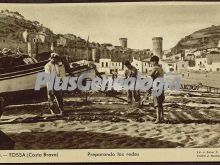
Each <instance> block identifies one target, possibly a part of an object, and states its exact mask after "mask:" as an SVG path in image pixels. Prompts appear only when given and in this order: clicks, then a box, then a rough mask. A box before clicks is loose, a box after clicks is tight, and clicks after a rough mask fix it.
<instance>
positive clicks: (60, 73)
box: [44, 61, 66, 78]
mask: <svg viewBox="0 0 220 165" xmlns="http://www.w3.org/2000/svg"><path fill="white" fill-rule="evenodd" d="M44 69H45V72H46V73H55V74H56V76H57V77H62V78H64V77H65V76H66V69H65V67H64V65H63V63H62V62H60V64H53V63H52V62H51V61H50V62H48V63H47V64H46V65H45V66H44Z"/></svg>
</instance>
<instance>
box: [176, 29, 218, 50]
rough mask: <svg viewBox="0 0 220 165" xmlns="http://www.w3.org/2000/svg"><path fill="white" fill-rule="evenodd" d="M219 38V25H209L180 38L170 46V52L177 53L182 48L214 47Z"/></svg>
mask: <svg viewBox="0 0 220 165" xmlns="http://www.w3.org/2000/svg"><path fill="white" fill-rule="evenodd" d="M219 40H220V26H214V25H212V26H211V27H208V28H205V29H201V30H198V31H196V32H194V33H192V34H190V35H188V36H185V37H184V38H182V39H181V40H180V41H179V42H178V43H177V44H176V46H175V47H173V48H172V53H179V52H180V51H181V50H182V49H190V48H197V49H204V48H212V47H216V46H217V45H218V42H219Z"/></svg>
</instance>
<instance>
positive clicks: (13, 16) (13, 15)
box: [0, 10, 53, 50]
mask: <svg viewBox="0 0 220 165" xmlns="http://www.w3.org/2000/svg"><path fill="white" fill-rule="evenodd" d="M43 28H45V30H46V31H47V33H50V34H53V32H52V31H51V30H50V29H48V28H46V27H44V26H43V25H42V24H40V23H39V22H37V21H30V20H26V19H25V18H24V17H23V16H22V15H21V14H19V13H18V12H11V11H9V10H2V11H1V12H0V49H2V48H5V47H6V48H10V49H12V50H14V49H16V48H17V47H18V46H19V47H20V48H21V49H22V50H26V44H25V43H24V42H22V41H23V38H22V33H23V32H24V30H25V29H28V30H29V31H41V30H42V29H43Z"/></svg>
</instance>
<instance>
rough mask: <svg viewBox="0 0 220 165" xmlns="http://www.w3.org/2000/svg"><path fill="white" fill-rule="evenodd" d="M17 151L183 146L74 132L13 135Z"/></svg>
mask: <svg viewBox="0 0 220 165" xmlns="http://www.w3.org/2000/svg"><path fill="white" fill-rule="evenodd" d="M10 137H11V138H12V139H13V140H14V141H15V149H112V148H176V147H184V145H183V144H181V143H177V142H171V141H165V140H157V139H154V138H143V137H131V136H127V135H118V134H107V133H96V132H85V131H74V132H31V133H26V132H25V133H20V134H11V135H10Z"/></svg>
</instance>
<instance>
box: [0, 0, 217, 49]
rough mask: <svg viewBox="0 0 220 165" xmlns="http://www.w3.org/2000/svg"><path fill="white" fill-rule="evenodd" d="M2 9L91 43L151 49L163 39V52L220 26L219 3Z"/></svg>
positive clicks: (4, 6) (3, 7) (109, 4)
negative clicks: (121, 40)
mask: <svg viewBox="0 0 220 165" xmlns="http://www.w3.org/2000/svg"><path fill="white" fill-rule="evenodd" d="M2 9H9V10H10V11H18V12H19V13H20V14H22V15H23V16H24V17H25V18H26V19H29V20H36V21H39V22H40V23H42V24H43V25H44V26H46V27H48V28H50V29H51V30H52V31H53V32H54V33H56V34H57V33H60V34H65V33H72V34H75V35H77V36H80V37H82V38H84V39H87V38H88V36H89V40H90V41H91V42H92V41H94V42H100V43H112V44H113V45H119V38H122V37H123V38H124V37H125V38H128V47H129V48H134V49H152V37H163V49H164V50H166V49H169V48H172V47H173V46H175V45H176V43H177V42H178V41H179V40H180V39H181V38H183V37H185V36H186V35H189V34H191V33H193V32H194V31H197V30H200V29H202V28H206V27H209V26H211V25H220V12H219V11H220V3H215V4H213V3H196V4H195V5H194V4H192V3H186V2H185V3H172V4H171V3H161V2H160V3H114V4H111V3H105V4H103V3H98V4H43V5H42V4H1V6H0V10H2Z"/></svg>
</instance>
